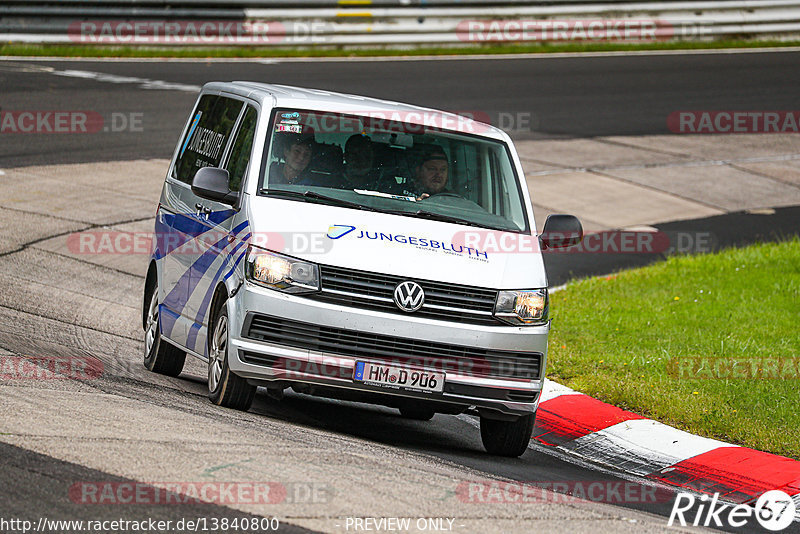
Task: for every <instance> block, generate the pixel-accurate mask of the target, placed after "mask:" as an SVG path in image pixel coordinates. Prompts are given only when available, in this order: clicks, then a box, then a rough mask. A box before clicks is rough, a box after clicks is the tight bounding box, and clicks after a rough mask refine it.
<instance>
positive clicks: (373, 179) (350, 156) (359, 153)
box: [343, 134, 380, 191]
mask: <svg viewBox="0 0 800 534" xmlns="http://www.w3.org/2000/svg"><path fill="white" fill-rule="evenodd" d="M374 162H375V153H374V151H373V148H372V141H371V140H370V138H369V137H367V136H366V135H363V134H354V135H351V136H350V137H349V138H348V139H347V142H346V143H345V144H344V180H345V184H344V186H343V187H344V188H346V189H366V190H370V191H377V190H378V181H379V180H380V172H379V171H378V170H377V169H375V168H374V167H373V164H374Z"/></svg>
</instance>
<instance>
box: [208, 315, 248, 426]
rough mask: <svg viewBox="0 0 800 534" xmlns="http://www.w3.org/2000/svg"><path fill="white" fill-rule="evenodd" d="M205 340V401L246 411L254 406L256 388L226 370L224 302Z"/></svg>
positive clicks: (226, 316)
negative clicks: (206, 385)
mask: <svg viewBox="0 0 800 534" xmlns="http://www.w3.org/2000/svg"><path fill="white" fill-rule="evenodd" d="M211 332H212V334H211V336H210V337H209V340H208V398H209V399H211V402H213V403H214V404H216V405H218V406H225V407H226V408H233V409H234V410H242V411H244V412H246V411H247V410H249V409H250V406H251V405H252V404H253V397H254V396H255V394H256V386H252V385H250V384H248V383H247V380H245V379H244V378H242V377H240V376H238V375H235V374H233V373H232V372H231V370H230V368H229V367H228V308H227V306H225V304H224V303H223V304H222V306H221V308H220V310H219V312H217V314H216V318H215V319H214V327H213V329H212V330H211Z"/></svg>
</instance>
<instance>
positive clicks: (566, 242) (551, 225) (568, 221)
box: [539, 215, 583, 249]
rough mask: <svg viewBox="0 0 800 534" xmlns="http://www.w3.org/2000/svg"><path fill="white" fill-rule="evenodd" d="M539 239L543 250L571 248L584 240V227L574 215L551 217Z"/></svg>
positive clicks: (548, 218) (545, 223)
mask: <svg viewBox="0 0 800 534" xmlns="http://www.w3.org/2000/svg"><path fill="white" fill-rule="evenodd" d="M539 239H541V241H542V249H547V248H566V247H571V246H573V245H577V244H578V243H580V242H581V240H582V239H583V226H581V222H580V221H579V220H578V218H577V217H574V216H572V215H550V216H549V217H547V220H546V221H545V222H544V230H542V233H541V235H540V236H539Z"/></svg>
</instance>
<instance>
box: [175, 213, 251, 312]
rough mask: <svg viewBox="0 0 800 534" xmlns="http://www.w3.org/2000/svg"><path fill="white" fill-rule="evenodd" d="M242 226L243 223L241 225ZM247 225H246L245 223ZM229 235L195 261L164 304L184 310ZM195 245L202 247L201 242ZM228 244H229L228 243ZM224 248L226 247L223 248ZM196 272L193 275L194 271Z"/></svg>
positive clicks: (180, 310)
mask: <svg viewBox="0 0 800 534" xmlns="http://www.w3.org/2000/svg"><path fill="white" fill-rule="evenodd" d="M226 211H227V210H226ZM239 226H241V225H239ZM245 226H246V225H245ZM228 237H229V236H227V235H226V236H225V237H223V238H222V239H220V240H219V241H217V242H216V243H215V244H214V245H213V246H212V247H211V248H209V249H208V250H206V251H205V252H204V253H203V254H201V255H200V257H199V258H198V259H197V260H195V262H194V263H193V264H192V265H191V266H190V267H189V269H187V270H186V272H184V273H183V274H182V275H181V277H180V278H179V279H178V283H177V284H175V287H174V288H172V291H170V292H169V294H168V295H167V296H166V298H165V299H164V304H166V305H167V306H169V307H170V308H171V309H172V310H175V311H178V312H182V311H183V308H185V307H186V303H187V302H188V301H189V298H190V297H191V295H192V293H193V292H194V290H195V288H196V287H197V284H199V283H200V280H201V279H202V277H203V275H204V274H205V272H206V271H207V270H208V269H209V268H210V267H211V265H212V264H213V263H214V259H215V258H216V256H217V254H218V252H219V247H220V245H221V244H222V243H224V242H226V241H227V240H228ZM195 246H197V247H200V246H201V245H200V244H196V245H195ZM226 246H227V245H226ZM223 250H224V248H223ZM193 271H194V272H195V274H194V275H193V274H192V272H193Z"/></svg>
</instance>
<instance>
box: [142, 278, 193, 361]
mask: <svg viewBox="0 0 800 534" xmlns="http://www.w3.org/2000/svg"><path fill="white" fill-rule="evenodd" d="M151 286H152V287H150V288H149V289H148V290H147V291H145V298H144V302H145V305H146V306H147V311H146V315H145V320H144V366H145V367H147V369H149V370H150V371H153V372H154V373H159V374H162V375H167V376H178V375H179V374H181V371H182V370H183V364H184V362H185V361H186V353H185V352H184V351H182V350H181V349H179V348H178V347H175V346H174V345H170V344H169V343H167V342H166V341H164V339H163V338H162V337H161V325H160V321H159V317H158V313H159V311H158V286H157V285H156V284H151Z"/></svg>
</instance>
